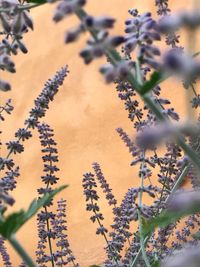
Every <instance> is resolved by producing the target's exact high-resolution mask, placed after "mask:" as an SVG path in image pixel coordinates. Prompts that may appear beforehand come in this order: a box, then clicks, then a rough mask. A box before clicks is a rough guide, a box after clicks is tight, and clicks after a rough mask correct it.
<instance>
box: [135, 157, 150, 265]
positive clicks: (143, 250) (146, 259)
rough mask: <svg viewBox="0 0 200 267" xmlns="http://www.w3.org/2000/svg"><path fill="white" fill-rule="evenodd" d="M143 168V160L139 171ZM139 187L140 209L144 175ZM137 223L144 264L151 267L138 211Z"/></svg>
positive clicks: (140, 206)
mask: <svg viewBox="0 0 200 267" xmlns="http://www.w3.org/2000/svg"><path fill="white" fill-rule="evenodd" d="M143 158H145V152H143ZM143 167H144V159H143V161H142V163H141V169H142V168H143ZM140 179H141V185H140V192H139V208H140V209H142V196H143V189H144V175H143V174H142V176H141V178H140ZM137 213H138V221H139V234H140V247H141V251H142V256H143V259H144V262H145V264H146V266H147V267H151V265H150V263H149V260H148V257H147V254H146V250H145V243H144V235H143V229H142V216H141V214H140V210H139V209H138V211H137Z"/></svg>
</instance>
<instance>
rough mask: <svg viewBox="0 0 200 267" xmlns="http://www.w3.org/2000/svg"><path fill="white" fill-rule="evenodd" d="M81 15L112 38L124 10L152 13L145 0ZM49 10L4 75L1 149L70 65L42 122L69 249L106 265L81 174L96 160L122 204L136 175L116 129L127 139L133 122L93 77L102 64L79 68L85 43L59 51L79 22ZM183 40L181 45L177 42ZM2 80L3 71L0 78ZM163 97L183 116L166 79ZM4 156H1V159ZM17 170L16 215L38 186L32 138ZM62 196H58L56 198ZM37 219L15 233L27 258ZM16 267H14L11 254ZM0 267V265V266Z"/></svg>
mask: <svg viewBox="0 0 200 267" xmlns="http://www.w3.org/2000/svg"><path fill="white" fill-rule="evenodd" d="M88 2H89V3H88V4H87V7H86V9H87V11H88V12H89V13H91V14H94V15H102V14H107V15H111V16H113V17H115V18H117V22H116V25H115V29H114V31H113V32H114V33H118V34H123V30H124V20H125V19H126V18H127V17H128V16H129V15H128V13H127V10H128V9H129V8H138V10H139V11H140V12H143V11H152V12H154V13H155V10H154V8H153V5H152V4H153V2H154V1H150V0H143V1H133V0H109V1H107V0H101V1H99V0H91V1H88ZM190 2H191V1H189V0H188V1H171V2H170V5H171V8H172V9H173V10H176V9H178V8H185V7H186V6H187V7H188V6H189V4H190ZM54 7H55V5H44V6H41V7H38V8H37V9H35V10H32V11H31V15H32V17H33V19H34V26H35V30H34V31H33V32H29V33H28V34H27V35H26V36H25V38H24V40H25V44H26V45H27V47H28V50H29V53H28V54H27V55H23V54H19V55H18V56H16V57H15V58H14V61H15V62H16V68H17V73H16V74H15V75H10V74H5V75H4V78H6V79H9V81H10V82H11V84H12V87H13V88H12V91H11V92H9V93H2V92H1V93H0V94H1V96H0V102H1V105H3V103H4V101H5V100H6V99H7V98H12V100H13V104H14V106H15V109H14V111H13V114H12V116H7V117H6V121H5V122H4V123H3V124H2V125H1V130H2V131H3V135H2V136H1V139H2V141H3V142H6V141H8V140H12V139H13V137H14V133H15V131H16V129H18V128H19V127H22V126H23V122H24V120H25V119H26V118H27V116H28V112H29V110H30V107H31V106H32V104H33V100H34V99H35V97H37V95H38V94H39V92H40V91H41V89H42V87H43V84H44V82H45V81H46V80H47V79H48V78H49V77H52V76H53V74H54V73H55V72H56V71H57V70H58V69H59V68H60V67H61V66H63V65H65V64H68V65H69V69H70V74H69V76H68V77H67V78H66V80H65V82H64V85H63V86H62V87H61V88H60V91H59V93H58V95H57V96H56V97H55V101H54V102H53V103H51V104H50V110H49V111H48V112H47V116H46V117H45V118H44V119H43V121H45V122H47V123H49V124H50V125H51V126H52V127H53V128H54V130H55V139H56V141H57V143H58V150H59V158H60V162H59V168H60V172H59V176H60V182H59V183H60V185H61V184H66V183H67V184H69V185H70V186H69V188H68V189H66V190H65V192H64V193H62V194H61V195H62V196H63V197H64V198H65V199H67V203H68V210H67V220H68V229H69V231H68V234H69V241H70V244H71V248H72V250H73V252H74V254H75V256H76V257H77V259H78V261H79V263H80V265H81V266H82V267H87V266H89V265H90V264H95V263H96V264H98V263H101V262H102V261H103V259H104V250H103V247H104V245H105V243H104V240H103V238H102V237H101V236H96V235H95V231H96V230H95V229H96V225H94V224H92V222H91V221H90V220H89V216H90V215H89V213H88V212H86V211H85V200H84V196H83V193H82V192H83V190H82V187H81V181H82V175H83V173H85V172H87V171H91V163H92V162H93V161H97V162H99V163H100V164H101V167H102V170H103V172H104V174H105V177H106V178H107V180H108V182H109V183H110V185H111V187H112V188H113V192H114V194H115V195H116V196H117V198H118V200H119V201H120V200H121V199H122V197H123V195H124V194H125V192H126V191H127V189H128V188H129V187H132V186H136V185H137V184H138V181H139V180H138V177H137V172H136V171H135V170H134V168H132V167H130V166H129V165H130V164H129V163H130V162H131V156H130V154H129V153H128V150H127V148H126V147H125V145H124V144H123V142H122V141H121V139H120V138H119V136H118V134H117V133H116V131H115V129H116V128H117V127H122V128H123V129H124V130H126V131H127V132H128V133H129V134H131V135H133V133H132V125H131V122H130V121H129V120H128V118H127V112H126V111H125V110H124V106H123V103H122V102H121V101H120V100H119V99H118V97H117V93H116V91H115V87H114V86H113V85H109V86H108V85H105V84H104V81H103V78H102V77H101V75H100V74H99V72H98V68H99V66H100V65H101V64H102V63H104V62H105V59H102V60H96V61H95V62H94V63H92V64H90V65H89V66H88V67H85V66H84V64H83V62H82V59H80V58H79V56H78V53H79V51H80V49H81V48H83V47H84V45H85V40H86V38H87V37H88V36H84V37H82V38H81V39H80V40H79V41H78V42H76V43H75V44H70V45H64V44H63V39H64V32H65V31H66V30H67V29H69V28H71V27H72V26H74V25H76V24H77V23H78V21H77V19H76V18H75V17H70V18H69V19H66V20H63V21H62V22H61V23H59V24H57V25H55V24H54V23H53V21H52V14H53V10H54ZM183 40H184V39H183ZM1 75H2V72H1ZM163 93H164V95H166V96H167V97H169V98H170V99H172V100H174V101H175V102H174V103H175V105H176V109H177V110H179V111H180V112H181V114H183V113H184V111H185V108H184V106H185V98H184V94H183V88H181V87H180V86H177V84H174V81H173V80H171V81H169V82H167V83H164V84H163ZM5 153H6V152H5V151H2V155H3V156H4V155H5ZM15 158H16V162H17V164H19V166H20V169H21V176H20V178H19V179H18V187H17V189H16V190H15V191H14V192H13V195H14V197H15V198H16V205H15V207H14V209H19V208H21V207H24V208H25V207H27V205H28V204H29V203H30V201H31V200H32V199H33V198H34V197H36V196H37V188H38V187H40V186H41V182H40V176H41V174H42V169H43V166H42V161H41V153H40V145H39V141H38V134H37V133H36V132H35V131H34V137H33V138H32V139H31V140H28V141H27V142H25V152H24V153H23V154H21V155H18V156H17V157H15ZM61 195H60V196H61ZM101 208H102V211H103V214H104V217H105V218H106V223H105V224H106V226H109V224H110V223H111V222H112V214H111V209H110V208H109V207H108V205H107V203H106V201H104V200H102V201H101ZM35 225H36V221H35V218H34V219H33V220H32V221H30V222H28V223H27V224H26V225H25V226H24V227H23V229H22V230H20V231H19V233H18V235H17V236H18V238H19V240H20V241H21V242H22V244H23V245H24V247H25V248H27V249H28V251H29V252H30V254H31V255H34V251H35V248H36V244H37V232H36V228H35ZM13 262H14V266H17V264H18V263H19V262H20V261H19V258H18V256H16V255H15V253H14V252H13ZM0 266H1V263H0Z"/></svg>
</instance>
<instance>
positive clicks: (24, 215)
mask: <svg viewBox="0 0 200 267" xmlns="http://www.w3.org/2000/svg"><path fill="white" fill-rule="evenodd" d="M66 187H67V185H64V186H61V187H59V188H57V189H55V190H53V191H52V192H50V193H46V194H45V195H44V196H43V197H41V198H39V199H34V200H33V201H32V202H31V204H30V206H29V208H28V210H27V211H24V210H20V211H18V212H14V213H12V214H10V215H8V216H7V217H6V218H5V219H4V221H0V234H1V235H2V236H4V237H5V238H9V237H10V236H11V235H12V234H14V233H16V232H17V231H18V230H19V229H20V228H21V227H22V225H24V224H25V223H26V222H27V221H28V220H29V219H30V218H32V217H33V216H34V215H35V214H36V213H37V212H38V210H39V209H40V208H42V207H43V206H44V205H46V204H48V202H49V201H50V200H51V199H52V198H53V197H54V196H55V195H56V194H57V193H59V192H60V191H62V190H63V189H65V188H66Z"/></svg>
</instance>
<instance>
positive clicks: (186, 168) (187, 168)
mask: <svg viewBox="0 0 200 267" xmlns="http://www.w3.org/2000/svg"><path fill="white" fill-rule="evenodd" d="M189 168H190V164H188V165H187V166H185V167H184V168H183V170H182V172H181V174H180V176H179V177H178V179H177V181H176V182H175V183H174V186H173V188H172V190H171V194H173V193H174V192H175V191H176V190H177V189H178V188H179V187H180V185H181V183H182V181H183V179H184V178H185V176H186V175H187V173H188V171H189ZM169 197H170V195H168V197H167V198H166V200H165V203H167V201H168V199H169ZM162 211H163V209H162V210H161V212H162ZM150 238H151V236H146V237H145V239H144V241H143V244H144V246H145V245H146V243H147V242H148V240H149V239H150ZM141 254H142V247H141V248H140V249H139V251H138V253H137V255H136V256H135V258H134V260H133V261H132V263H131V265H130V267H136V266H137V262H138V260H139V258H140V256H141Z"/></svg>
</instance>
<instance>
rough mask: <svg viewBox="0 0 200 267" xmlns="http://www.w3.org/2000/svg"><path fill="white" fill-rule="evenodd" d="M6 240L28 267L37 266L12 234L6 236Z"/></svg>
mask: <svg viewBox="0 0 200 267" xmlns="http://www.w3.org/2000/svg"><path fill="white" fill-rule="evenodd" d="M8 241H9V243H10V244H11V246H12V247H13V248H14V250H15V251H16V252H17V253H18V254H19V255H20V257H21V258H22V259H23V261H24V262H25V263H26V264H27V265H28V266H29V267H37V265H36V264H35V263H34V262H33V260H32V259H31V257H30V256H29V255H28V254H27V253H26V251H25V250H24V248H23V247H22V246H21V244H20V243H19V242H18V241H17V239H16V238H15V236H14V235H12V236H11V237H10V238H8Z"/></svg>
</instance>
